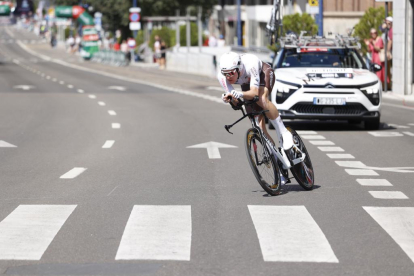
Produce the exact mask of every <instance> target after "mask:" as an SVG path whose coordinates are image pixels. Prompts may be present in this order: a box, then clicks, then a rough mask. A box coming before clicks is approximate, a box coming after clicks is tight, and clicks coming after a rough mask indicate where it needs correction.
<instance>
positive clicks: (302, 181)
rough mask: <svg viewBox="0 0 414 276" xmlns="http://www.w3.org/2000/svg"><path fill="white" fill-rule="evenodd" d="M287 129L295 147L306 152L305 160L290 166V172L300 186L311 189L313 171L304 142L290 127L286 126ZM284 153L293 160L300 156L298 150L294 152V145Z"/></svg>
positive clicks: (313, 178) (313, 176)
mask: <svg viewBox="0 0 414 276" xmlns="http://www.w3.org/2000/svg"><path fill="white" fill-rule="evenodd" d="M287 129H288V130H289V131H290V133H292V136H293V143H294V144H295V145H296V147H298V148H299V149H300V150H301V151H302V152H303V153H305V154H306V157H305V160H303V162H300V163H299V164H296V165H294V166H293V167H291V168H290V171H291V172H292V174H293V176H294V177H295V179H296V181H297V182H298V183H299V185H300V186H302V188H304V189H305V190H312V189H313V184H314V183H315V173H314V170H313V166H312V162H311V159H310V156H309V153H308V151H307V150H306V147H305V144H304V143H303V141H302V139H301V138H300V136H299V134H298V133H297V132H296V131H295V130H294V129H292V128H290V127H287ZM286 154H287V156H288V157H289V159H290V160H294V159H296V158H299V157H300V156H301V154H300V152H296V150H295V149H294V147H293V148H291V149H290V150H287V151H286Z"/></svg>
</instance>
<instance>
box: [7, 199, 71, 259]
mask: <svg viewBox="0 0 414 276" xmlns="http://www.w3.org/2000/svg"><path fill="white" fill-rule="evenodd" d="M75 208H76V205H20V206H19V207H17V208H16V209H15V210H14V211H13V212H12V213H11V214H10V215H9V216H8V217H6V218H5V219H4V220H3V221H2V222H1V223H0V249H1V250H0V260H40V258H41V257H42V255H43V253H44V252H45V251H46V249H47V247H48V246H49V244H50V243H51V242H52V240H53V239H54V237H55V236H56V234H57V233H58V232H59V230H60V228H61V227H62V225H63V224H64V223H65V221H66V220H67V219H68V217H69V216H70V214H71V213H72V212H73V210H75Z"/></svg>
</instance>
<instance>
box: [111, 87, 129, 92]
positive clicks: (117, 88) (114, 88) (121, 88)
mask: <svg viewBox="0 0 414 276" xmlns="http://www.w3.org/2000/svg"><path fill="white" fill-rule="evenodd" d="M108 89H111V90H119V91H125V90H126V88H125V87H123V86H109V87H108Z"/></svg>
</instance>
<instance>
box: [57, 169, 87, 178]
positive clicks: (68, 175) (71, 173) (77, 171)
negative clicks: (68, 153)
mask: <svg viewBox="0 0 414 276" xmlns="http://www.w3.org/2000/svg"><path fill="white" fill-rule="evenodd" d="M84 171H86V168H80V167H75V168H73V169H71V170H70V171H68V172H67V173H65V174H64V175H62V176H61V177H60V178H62V179H72V178H75V177H77V176H78V175H80V174H81V173H83V172H84Z"/></svg>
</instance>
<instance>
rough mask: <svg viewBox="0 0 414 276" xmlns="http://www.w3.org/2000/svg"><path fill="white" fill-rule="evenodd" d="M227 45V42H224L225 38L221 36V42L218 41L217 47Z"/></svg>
mask: <svg viewBox="0 0 414 276" xmlns="http://www.w3.org/2000/svg"><path fill="white" fill-rule="evenodd" d="M225 44H226V41H225V40H224V36H223V35H220V36H219V40H218V41H217V47H224V45H225Z"/></svg>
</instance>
